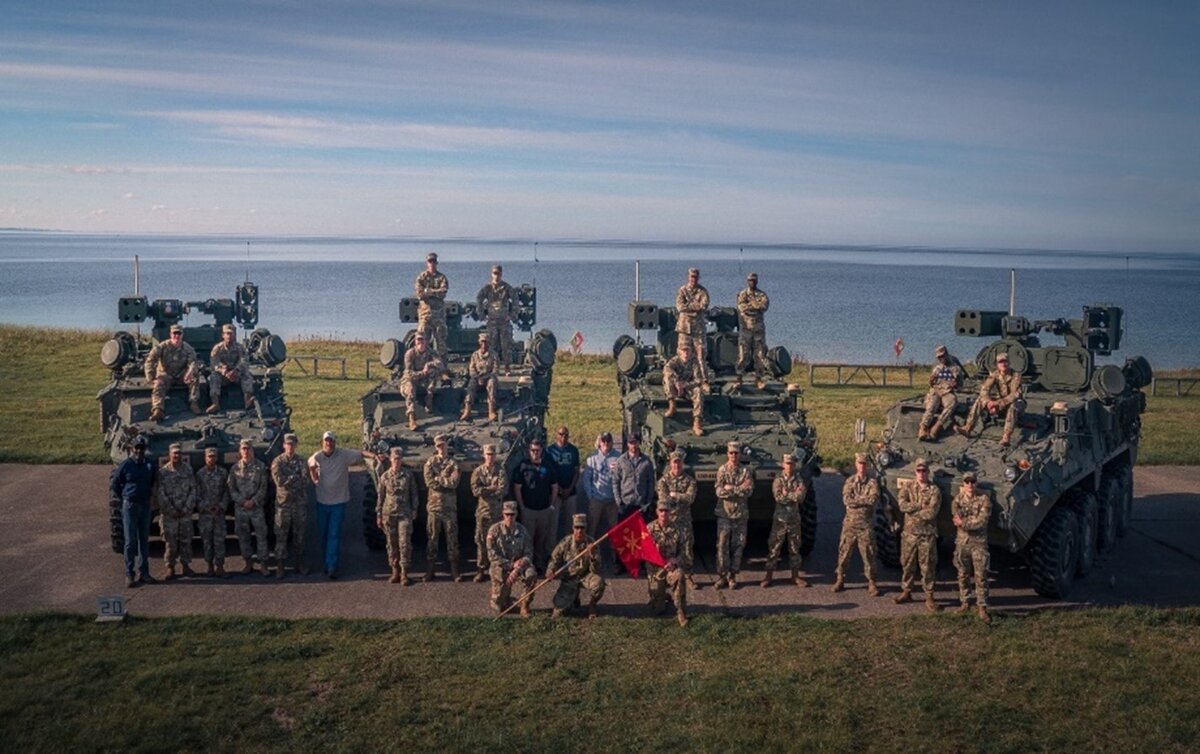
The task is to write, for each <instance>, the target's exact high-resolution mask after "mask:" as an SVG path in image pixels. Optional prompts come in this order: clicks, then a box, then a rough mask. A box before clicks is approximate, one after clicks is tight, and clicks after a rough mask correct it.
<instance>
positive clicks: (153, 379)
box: [146, 340, 200, 410]
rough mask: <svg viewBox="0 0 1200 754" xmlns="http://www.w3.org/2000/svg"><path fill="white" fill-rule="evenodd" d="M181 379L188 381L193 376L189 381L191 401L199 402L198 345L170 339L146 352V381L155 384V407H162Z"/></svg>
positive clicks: (153, 399)
mask: <svg viewBox="0 0 1200 754" xmlns="http://www.w3.org/2000/svg"><path fill="white" fill-rule="evenodd" d="M181 380H182V381H183V382H185V383H187V382H188V380H191V382H190V384H188V385H187V390H188V403H190V404H192V405H195V404H197V403H199V401H200V378H199V375H198V374H197V373H196V349H194V348H192V346H191V345H190V344H188V343H185V342H183V341H180V343H179V345H175V344H173V343H172V342H171V341H169V340H160V341H159V342H158V343H155V344H154V348H151V349H150V353H149V355H147V356H146V382H150V383H153V384H154V392H152V393H151V394H150V408H151V410H154V409H158V410H162V408H163V403H164V402H165V401H166V399H167V393H168V392H170V390H171V386H172V385H174V384H175V383H176V382H179V381H181Z"/></svg>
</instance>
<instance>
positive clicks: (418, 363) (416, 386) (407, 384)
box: [400, 346, 442, 416]
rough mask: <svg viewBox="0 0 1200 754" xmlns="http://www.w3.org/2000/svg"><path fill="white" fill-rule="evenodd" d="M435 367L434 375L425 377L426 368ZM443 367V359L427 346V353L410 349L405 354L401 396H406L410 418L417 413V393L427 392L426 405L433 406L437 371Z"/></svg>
mask: <svg viewBox="0 0 1200 754" xmlns="http://www.w3.org/2000/svg"><path fill="white" fill-rule="evenodd" d="M429 364H433V365H434V374H433V375H429V376H427V375H425V374H424V371H425V368H426V367H427V366H428V365H429ZM441 365H442V362H441V359H439V358H438V357H437V354H435V353H434V352H433V349H432V348H430V347H428V346H426V348H425V353H421V352H420V351H418V350H417V349H416V348H410V349H408V350H407V351H405V352H404V374H403V375H401V377H400V394H401V395H403V396H404V400H405V408H404V410H405V411H406V412H408V415H409V416H412V415H414V414H416V412H417V393H418V392H420V391H422V390H424V391H425V405H426V406H430V405H432V404H433V386H434V384H435V383H436V381H437V370H440V368H441Z"/></svg>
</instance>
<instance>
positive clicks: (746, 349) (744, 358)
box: [737, 286, 771, 382]
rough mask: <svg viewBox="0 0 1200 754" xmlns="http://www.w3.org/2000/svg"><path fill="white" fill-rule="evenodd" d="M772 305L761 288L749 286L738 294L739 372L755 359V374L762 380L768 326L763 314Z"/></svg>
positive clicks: (765, 360) (764, 368) (741, 372)
mask: <svg viewBox="0 0 1200 754" xmlns="http://www.w3.org/2000/svg"><path fill="white" fill-rule="evenodd" d="M770 306H771V299H770V298H768V297H767V294H766V293H764V292H763V291H761V290H758V289H755V290H750V288H749V287H748V286H747V287H746V288H745V289H744V290H742V291H741V292H739V293H738V295H737V311H738V364H737V372H738V374H739V375H741V374H744V373H745V372H746V370H747V369H749V368H750V359H751V358H753V359H754V376H755V377H756V378H757V379H758V380H759V381H760V382H761V381H762V379H763V373H764V371H765V370H766V368H767V327H766V325H765V324H764V323H763V315H764V314H766V312H767V309H768V308H769V307H770Z"/></svg>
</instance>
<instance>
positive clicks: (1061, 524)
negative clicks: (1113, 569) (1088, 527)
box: [1029, 504, 1079, 599]
mask: <svg viewBox="0 0 1200 754" xmlns="http://www.w3.org/2000/svg"><path fill="white" fill-rule="evenodd" d="M1078 566H1079V517H1078V516H1077V515H1075V511H1074V510H1072V509H1071V508H1070V507H1068V506H1067V505H1063V504H1059V505H1056V506H1054V508H1052V509H1051V510H1050V513H1048V514H1047V515H1046V518H1045V520H1043V521H1042V525H1041V526H1039V527H1038V530H1037V533H1036V534H1034V536H1033V541H1031V542H1030V543H1029V571H1030V575H1031V576H1032V579H1033V590H1034V591H1035V592H1037V593H1038V594H1040V595H1041V596H1043V597H1049V598H1051V599H1064V598H1066V596H1067V595H1068V594H1069V593H1070V592H1071V586H1072V585H1073V584H1074V583H1075V572H1076V570H1077V568H1078Z"/></svg>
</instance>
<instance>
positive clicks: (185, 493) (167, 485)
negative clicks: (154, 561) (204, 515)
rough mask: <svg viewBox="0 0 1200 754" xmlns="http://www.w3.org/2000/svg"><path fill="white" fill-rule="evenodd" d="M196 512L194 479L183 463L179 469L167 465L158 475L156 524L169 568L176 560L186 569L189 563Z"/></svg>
mask: <svg viewBox="0 0 1200 754" xmlns="http://www.w3.org/2000/svg"><path fill="white" fill-rule="evenodd" d="M195 510H196V477H195V475H193V474H192V467H191V464H189V463H188V462H187V461H186V460H183V461H180V462H179V465H178V466H175V467H172V466H171V464H169V463H168V464H166V465H165V466H163V467H162V468H161V469H159V473H158V514H159V515H158V525H159V528H161V529H162V536H163V544H164V545H165V548H164V554H163V559H164V560H165V561H166V564H167V567H168V568H174V567H175V561H176V559H178V560H179V562H180V563H183V564H184V565H185V566H186V565H187V564H188V563H191V562H192V513H193V512H194V511H195Z"/></svg>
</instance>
